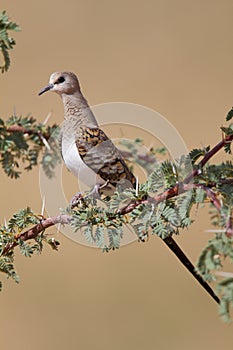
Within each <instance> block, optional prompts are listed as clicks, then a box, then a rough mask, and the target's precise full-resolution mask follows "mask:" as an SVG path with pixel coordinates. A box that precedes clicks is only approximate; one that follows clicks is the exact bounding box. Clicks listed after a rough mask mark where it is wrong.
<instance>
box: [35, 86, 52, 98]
mask: <svg viewBox="0 0 233 350" xmlns="http://www.w3.org/2000/svg"><path fill="white" fill-rule="evenodd" d="M52 88H53V84H49V85H47V86H45V87H44V88H43V89H42V90H41V91H40V92H39V94H38V95H39V96H40V95H42V94H43V93H44V92H46V91H49V90H51V89H52Z"/></svg>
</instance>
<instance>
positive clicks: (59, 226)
mask: <svg viewBox="0 0 233 350" xmlns="http://www.w3.org/2000/svg"><path fill="white" fill-rule="evenodd" d="M60 229H61V223H60V222H59V224H58V225H57V233H59V232H60Z"/></svg>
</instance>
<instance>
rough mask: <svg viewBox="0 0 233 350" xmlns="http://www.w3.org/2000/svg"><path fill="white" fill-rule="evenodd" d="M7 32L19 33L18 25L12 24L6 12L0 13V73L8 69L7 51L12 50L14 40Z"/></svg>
mask: <svg viewBox="0 0 233 350" xmlns="http://www.w3.org/2000/svg"><path fill="white" fill-rule="evenodd" d="M9 31H15V32H18V31H20V27H19V26H18V24H16V23H14V22H12V21H11V20H10V19H9V17H8V16H7V14H6V11H2V12H0V50H1V52H2V55H3V60H4V63H3V64H2V65H1V66H0V70H1V72H2V73H4V72H6V71H7V70H8V69H9V67H10V55H9V50H11V49H13V47H14V45H15V40H14V39H13V38H12V37H10V36H9V33H8V32H9Z"/></svg>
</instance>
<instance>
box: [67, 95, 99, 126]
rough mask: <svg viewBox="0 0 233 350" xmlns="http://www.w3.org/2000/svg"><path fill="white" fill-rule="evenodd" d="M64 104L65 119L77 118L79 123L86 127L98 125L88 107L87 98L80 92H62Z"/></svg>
mask: <svg viewBox="0 0 233 350" xmlns="http://www.w3.org/2000/svg"><path fill="white" fill-rule="evenodd" d="M61 97H62V101H63V105H64V112H65V119H69V118H72V119H74V118H75V119H76V118H78V119H79V123H80V124H82V125H85V126H88V127H98V123H97V121H96V119H95V116H94V114H93V113H92V110H91V109H90V107H89V105H88V103H87V100H86V99H85V98H84V97H83V95H82V94H81V93H76V94H72V95H67V94H62V95H61Z"/></svg>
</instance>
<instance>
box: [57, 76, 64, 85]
mask: <svg viewBox="0 0 233 350" xmlns="http://www.w3.org/2000/svg"><path fill="white" fill-rule="evenodd" d="M64 81H65V78H64V77H63V76H61V77H59V78H58V79H57V81H56V83H57V84H61V83H63V82H64Z"/></svg>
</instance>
